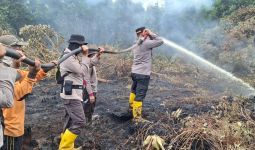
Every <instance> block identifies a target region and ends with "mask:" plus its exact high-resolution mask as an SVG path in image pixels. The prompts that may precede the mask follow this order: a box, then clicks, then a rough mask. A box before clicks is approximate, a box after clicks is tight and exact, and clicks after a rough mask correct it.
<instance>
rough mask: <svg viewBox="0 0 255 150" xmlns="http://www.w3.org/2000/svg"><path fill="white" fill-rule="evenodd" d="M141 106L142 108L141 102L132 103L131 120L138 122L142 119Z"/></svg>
mask: <svg viewBox="0 0 255 150" xmlns="http://www.w3.org/2000/svg"><path fill="white" fill-rule="evenodd" d="M142 106H143V102H141V101H134V102H133V118H134V120H139V119H141V118H142Z"/></svg>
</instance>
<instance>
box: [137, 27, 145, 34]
mask: <svg viewBox="0 0 255 150" xmlns="http://www.w3.org/2000/svg"><path fill="white" fill-rule="evenodd" d="M143 30H145V27H140V28H137V29H136V30H135V32H136V34H139V33H142V32H143Z"/></svg>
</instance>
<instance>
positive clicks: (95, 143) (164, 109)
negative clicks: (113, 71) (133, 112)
mask: <svg viewBox="0 0 255 150" xmlns="http://www.w3.org/2000/svg"><path fill="white" fill-rule="evenodd" d="M169 77H171V79H170V80H169V78H168V76H166V77H161V76H157V75H153V76H152V79H151V81H150V86H149V90H148V93H147V97H146V100H145V101H144V106H143V108H144V109H143V115H144V117H145V118H146V119H147V120H149V121H151V122H153V123H156V122H158V121H159V120H160V121H162V122H164V123H165V124H169V125H171V124H174V123H172V122H169V121H167V118H169V116H170V114H171V112H172V111H175V110H177V109H178V108H182V110H183V112H182V115H181V117H182V118H184V117H187V116H195V115H199V114H202V113H205V112H208V111H210V110H211V106H213V105H216V104H217V103H218V99H219V97H221V96H222V95H223V93H222V92H220V91H217V90H215V89H216V88H214V87H213V84H206V82H211V83H212V82H215V80H213V77H210V80H207V81H205V80H204V79H205V78H207V79H208V75H205V76H199V77H195V76H194V74H174V75H172V76H169ZM192 79H193V80H192ZM171 80H172V82H171ZM173 81H175V82H173ZM191 81H192V82H191ZM130 84H131V81H130V79H129V78H127V77H126V78H119V79H117V80H116V81H113V82H110V83H99V86H98V87H99V90H98V99H97V106H96V110H95V114H94V115H95V116H94V121H93V125H92V126H87V127H85V128H84V129H83V132H82V134H81V136H80V137H79V138H78V139H77V140H76V145H77V146H83V148H84V149H102V150H111V149H132V148H139V147H141V143H140V144H139V142H137V141H136V140H137V139H135V138H134V135H136V134H137V130H136V127H134V125H133V123H132V121H131V120H123V118H122V119H121V118H118V117H116V116H122V113H124V112H125V111H126V110H127V108H128V96H129V91H130V90H129V89H130ZM208 85H210V86H208ZM59 91H60V87H59V86H58V85H56V83H55V81H54V79H45V80H44V81H41V82H40V84H38V85H36V87H35V88H34V91H33V94H32V95H30V96H29V98H28V99H27V100H26V127H31V133H32V134H31V135H32V137H31V138H32V142H31V143H30V147H33V148H34V149H45V150H46V149H47V150H48V149H54V150H55V149H57V146H58V137H59V135H60V133H61V131H62V125H63V123H62V121H63V116H64V108H63V103H62V100H61V99H60V97H59ZM162 118H163V119H162ZM124 119H125V118H124ZM177 128H178V127H177ZM150 132H151V133H152V134H157V135H159V136H162V135H166V134H171V133H170V130H166V128H163V127H162V128H161V127H158V128H157V127H156V128H155V130H154V128H152V129H151V130H150ZM168 132H169V133H168ZM143 138H145V137H143ZM28 140H29V139H28Z"/></svg>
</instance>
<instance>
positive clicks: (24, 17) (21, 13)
mask: <svg viewBox="0 0 255 150" xmlns="http://www.w3.org/2000/svg"><path fill="white" fill-rule="evenodd" d="M25 3H26V1H25V0H1V1H0V22H1V23H0V26H1V27H2V28H7V27H10V28H13V29H14V30H15V31H16V33H18V31H19V29H20V28H21V27H23V26H24V25H26V24H34V23H35V18H34V17H33V15H32V14H31V12H30V11H29V9H28V8H27V7H26V6H25Z"/></svg>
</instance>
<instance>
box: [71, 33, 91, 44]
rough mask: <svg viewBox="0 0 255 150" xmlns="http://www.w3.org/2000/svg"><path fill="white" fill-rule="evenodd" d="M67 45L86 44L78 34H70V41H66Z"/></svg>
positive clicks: (83, 38)
mask: <svg viewBox="0 0 255 150" xmlns="http://www.w3.org/2000/svg"><path fill="white" fill-rule="evenodd" d="M68 42H69V43H76V44H80V45H87V44H88V43H86V42H85V37H84V36H82V35H78V34H72V35H71V37H70V39H69V40H68Z"/></svg>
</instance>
